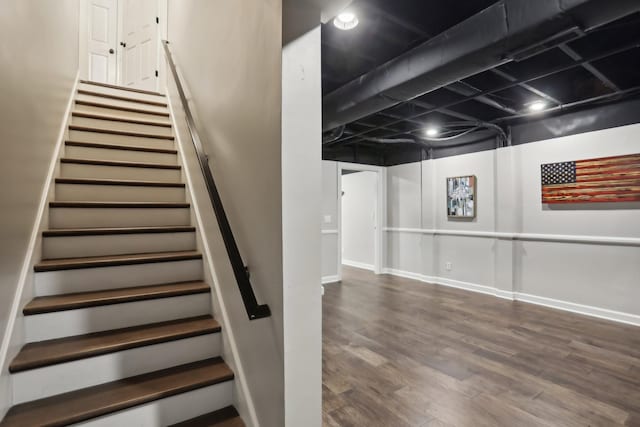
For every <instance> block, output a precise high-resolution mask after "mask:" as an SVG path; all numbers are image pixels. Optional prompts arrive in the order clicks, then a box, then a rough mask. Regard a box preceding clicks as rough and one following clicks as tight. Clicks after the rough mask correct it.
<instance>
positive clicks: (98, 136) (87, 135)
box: [69, 130, 175, 150]
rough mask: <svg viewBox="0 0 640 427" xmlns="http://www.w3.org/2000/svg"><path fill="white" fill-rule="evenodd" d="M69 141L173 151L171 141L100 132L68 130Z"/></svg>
mask: <svg viewBox="0 0 640 427" xmlns="http://www.w3.org/2000/svg"><path fill="white" fill-rule="evenodd" d="M69 139H70V140H71V141H81V142H98V143H101V144H118V145H126V146H134V147H146V148H161V149H167V150H173V149H175V145H174V143H173V141H172V140H169V139H158V138H145V137H140V136H126V135H114V134H110V133H101V132H87V131H81V130H69Z"/></svg>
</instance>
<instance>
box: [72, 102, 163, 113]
mask: <svg viewBox="0 0 640 427" xmlns="http://www.w3.org/2000/svg"><path fill="white" fill-rule="evenodd" d="M75 102H76V105H84V106H86V107H97V108H108V109H110V110H118V111H125V112H128V113H140V114H149V115H153V116H162V117H169V113H168V112H165V111H153V110H145V109H142V108H133V107H123V106H120V105H113V104H106V103H103V102H94V101H83V100H81V99H76V101H75Z"/></svg>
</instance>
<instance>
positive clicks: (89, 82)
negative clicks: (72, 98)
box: [80, 80, 165, 97]
mask: <svg viewBox="0 0 640 427" xmlns="http://www.w3.org/2000/svg"><path fill="white" fill-rule="evenodd" d="M80 83H84V84H86V85H93V86H101V87H108V88H111V89H119V90H126V91H129V92H136V93H146V94H147V95H155V96H162V97H164V96H165V95H164V94H163V93H160V92H154V91H151V90H144V89H135V88H132V87H126V86H118V85H111V84H108V83H100V82H92V81H90V80H80Z"/></svg>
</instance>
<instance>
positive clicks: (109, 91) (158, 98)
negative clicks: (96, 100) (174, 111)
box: [78, 83, 167, 103]
mask: <svg viewBox="0 0 640 427" xmlns="http://www.w3.org/2000/svg"><path fill="white" fill-rule="evenodd" d="M78 90H87V91H90V92H96V93H105V94H108V95H116V96H123V97H125V98H133V99H142V100H146V101H154V102H164V103H166V102H167V98H166V97H164V96H160V95H152V94H149V93H140V92H134V91H130V90H122V89H116V88H112V87H104V86H98V85H92V84H87V83H79V84H78Z"/></svg>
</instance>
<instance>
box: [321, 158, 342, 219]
mask: <svg viewBox="0 0 640 427" xmlns="http://www.w3.org/2000/svg"><path fill="white" fill-rule="evenodd" d="M338 202H339V191H338V163H337V162H332V161H328V160H323V161H322V230H337V229H338Z"/></svg>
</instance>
